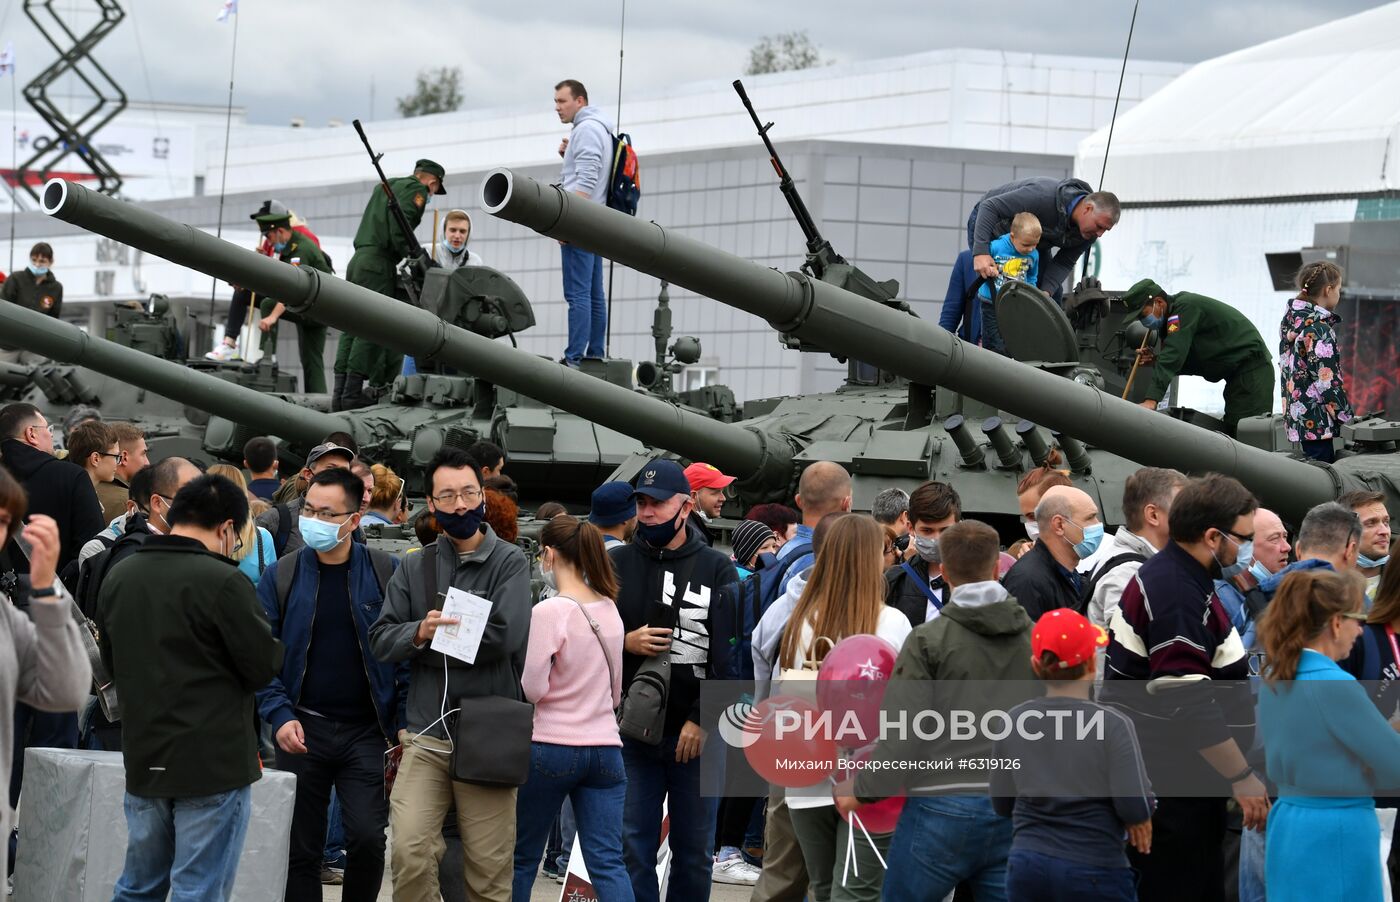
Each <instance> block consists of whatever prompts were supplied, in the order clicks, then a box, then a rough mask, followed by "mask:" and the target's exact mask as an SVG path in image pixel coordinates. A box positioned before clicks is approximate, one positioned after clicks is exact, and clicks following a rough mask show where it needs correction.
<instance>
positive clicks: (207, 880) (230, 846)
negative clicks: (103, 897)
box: [112, 786, 253, 902]
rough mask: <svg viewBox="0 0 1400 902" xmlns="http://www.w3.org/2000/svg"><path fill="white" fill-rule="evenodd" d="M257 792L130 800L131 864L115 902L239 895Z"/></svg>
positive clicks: (204, 900)
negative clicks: (241, 862) (242, 860)
mask: <svg viewBox="0 0 1400 902" xmlns="http://www.w3.org/2000/svg"><path fill="white" fill-rule="evenodd" d="M252 797H253V788H252V787H251V786H244V787H243V788H242V789H232V790H229V791H228V792H220V793H216V794H214V795H211V796H199V797H198V798H193V799H148V798H144V797H142V796H134V795H132V794H131V793H127V794H126V801H125V802H123V803H122V808H123V809H124V810H125V811H126V832H127V839H126V864H125V866H124V867H123V868H122V876H121V879H119V880H118V881H117V885H116V888H115V889H113V890H112V902H164V900H165V897H166V893H169V894H170V902H211V900H215V899H223V900H228V899H229V898H230V897H231V896H232V895H233V878H234V877H235V876H236V875H237V873H238V856H239V855H241V854H242V852H243V837H244V836H245V835H247V833H248V815H249V813H250V812H251V809H252Z"/></svg>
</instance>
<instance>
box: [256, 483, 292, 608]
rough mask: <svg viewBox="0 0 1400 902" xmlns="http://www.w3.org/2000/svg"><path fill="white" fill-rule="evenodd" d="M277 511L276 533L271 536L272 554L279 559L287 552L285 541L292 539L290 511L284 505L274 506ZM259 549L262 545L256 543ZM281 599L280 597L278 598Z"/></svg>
mask: <svg viewBox="0 0 1400 902" xmlns="http://www.w3.org/2000/svg"><path fill="white" fill-rule="evenodd" d="M272 509H273V510H275V511H277V531H276V532H274V533H273V534H272V552H273V554H275V555H277V556H278V557H279V558H280V557H281V556H282V555H283V553H285V552H286V550H287V541H288V540H289V539H290V538H291V537H292V509H291V508H290V507H288V506H287V505H285V504H275V505H273V507H272ZM258 545H259V547H261V545H262V543H261V542H259V543H258ZM278 597H282V596H280V595H279V596H278Z"/></svg>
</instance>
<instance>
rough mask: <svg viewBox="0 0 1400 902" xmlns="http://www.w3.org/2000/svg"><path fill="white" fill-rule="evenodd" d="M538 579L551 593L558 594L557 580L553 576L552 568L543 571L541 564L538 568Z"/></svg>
mask: <svg viewBox="0 0 1400 902" xmlns="http://www.w3.org/2000/svg"><path fill="white" fill-rule="evenodd" d="M540 579H542V580H544V584H545V585H546V586H548V587H549V589H550V591H552V592H558V591H559V580H558V579H556V578H555V576H554V568H553V567H550V568H549V569H548V570H546V569H544V566H543V564H541V566H540Z"/></svg>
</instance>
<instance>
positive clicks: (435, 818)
mask: <svg viewBox="0 0 1400 902" xmlns="http://www.w3.org/2000/svg"><path fill="white" fill-rule="evenodd" d="M424 475H425V478H426V479H427V485H428V510H430V511H432V513H433V516H434V517H435V518H436V520H437V523H438V526H440V527H442V533H443V534H442V535H441V536H439V537H438V539H437V541H436V542H434V543H433V544H431V545H429V546H428V547H426V548H424V549H423V551H422V552H421V553H418V554H410V555H407V556H406V557H405V558H404V562H403V565H402V566H401V567H399V569H398V571H397V572H395V574H394V578H393V579H391V580H390V581H389V589H388V598H387V599H386V600H385V602H384V610H383V613H381V614H380V615H379V620H378V621H377V622H376V623H375V624H374V626H373V627H372V628H371V629H370V645H371V648H372V649H373V651H374V654H375V655H376V656H377V657H378V658H379V659H380V660H381V661H387V662H395V663H397V662H407V663H408V665H409V667H410V668H411V671H410V675H409V691H408V708H407V711H408V718H407V719H408V728H407V731H406V733H404V734H401V735H400V737H399V739H400V741H401V742H402V743H403V759H402V762H401V764H400V766H399V773H398V779H397V781H396V782H395V783H394V791H393V795H392V796H391V797H390V799H389V818H390V821H391V822H392V823H393V827H394V837H393V845H392V848H391V850H390V855H391V856H392V860H393V873H394V898H396V899H436V898H438V895H439V891H440V889H439V882H438V865H439V862H440V861H441V860H442V856H443V851H444V843H443V838H442V822H443V817H444V816H445V815H446V814H447V810H448V807H449V806H450V805H451V804H452V803H453V802H454V801H455V802H456V806H457V825H458V828H459V829H460V831H461V835H462V853H463V857H464V859H465V862H464V864H465V870H466V884H467V887H468V889H469V891H470V896H471V898H472V899H475V900H480V902H507V900H509V899H510V897H511V895H510V894H511V877H512V873H513V869H514V853H515V787H514V786H488V785H482V784H476V783H465V782H459V781H457V780H454V779H453V778H452V771H451V766H452V765H451V761H452V758H451V756H452V751H453V748H454V742H456V741H458V739H457V738H455V737H463V736H465V735H471V736H472V737H473V741H475V742H480V743H496V744H498V745H499V744H500V743H501V742H502V741H504V739H505V737H503V736H502V735H501V734H500V733H499V731H493V724H490V723H464V724H462V725H461V728H460V729H459V728H458V725H457V722H456V721H457V714H456V713H454V709H457V708H459V707H460V706H462V705H463V704H464V699H477V698H481V697H488V696H495V697H502V698H508V699H512V700H517V701H519V700H523V699H524V693H523V692H522V691H521V689H520V673H521V670H522V669H523V668H524V664H525V643H526V640H527V639H528V638H529V633H530V572H529V565H528V564H527V563H526V561H525V555H524V554H522V553H521V551H520V549H519V548H517V547H516V546H515V545H513V544H511V543H509V542H506V541H504V540H503V539H501V538H499V537H497V535H496V533H495V532H494V531H493V530H492V529H491V526H490V524H488V523H487V522H486V502H485V500H484V497H483V495H482V490H481V471H480V469H479V467H478V465H477V463H476V461H475V460H473V459H472V457H471V456H470V455H468V454H467V452H465V451H463V450H461V449H457V448H446V449H443V450H442V451H440V452H439V453H438V455H437V456H436V457H435V458H434V459H433V460H432V462H431V463H429V464H428V466H427V469H426V471H425V474H424ZM454 589H455V590H459V591H462V592H467V593H470V594H471V595H475V596H477V597H478V598H482V599H485V600H487V601H488V602H490V611H489V614H488V615H487V619H486V623H485V627H484V630H483V632H482V634H481V641H480V645H479V646H478V647H477V650H476V655H475V661H474V663H471V664H468V663H467V662H466V661H465V660H462V659H459V658H456V657H450V656H447V655H443V654H441V653H439V652H436V651H433V650H432V648H431V645H430V644H431V642H432V640H433V635H434V633H436V632H437V630H438V628H439V627H451V626H453V625H455V624H457V622H458V620H457V618H455V617H444V616H443V612H442V608H443V605H444V595H445V593H448V592H451V591H452V590H454ZM459 635H460V634H459ZM525 739H526V744H525V745H524V746H523V747H522V748H521V749H520V754H523V755H525V756H527V757H528V755H529V754H530V750H529V746H528V737H525ZM347 810H348V806H347ZM347 876H348V875H347ZM458 889H460V888H458ZM447 890H448V891H450V890H451V888H450V887H449V888H447ZM442 895H444V896H447V897H449V898H450V896H448V892H447V891H445V892H443V893H442Z"/></svg>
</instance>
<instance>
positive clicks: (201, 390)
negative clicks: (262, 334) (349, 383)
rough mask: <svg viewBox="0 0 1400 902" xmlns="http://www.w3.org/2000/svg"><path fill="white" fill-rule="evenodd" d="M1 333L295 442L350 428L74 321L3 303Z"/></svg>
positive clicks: (16, 341) (312, 440)
mask: <svg viewBox="0 0 1400 902" xmlns="http://www.w3.org/2000/svg"><path fill="white" fill-rule="evenodd" d="M117 203H120V201H117ZM0 333H3V334H4V336H5V342H6V343H7V344H14V345H16V346H18V347H21V348H24V349H25V350H27V351H33V352H34V353H36V354H43V355H44V356H45V357H52V358H53V359H54V360H59V361H62V362H63V363H71V364H74V365H76V366H84V367H87V368H88V369H90V370H95V371H97V372H99V373H104V374H106V375H108V376H111V377H113V378H116V379H122V380H125V381H127V382H130V383H131V384H132V385H136V386H139V387H141V388H144V389H146V390H147V391H149V392H152V393H153V394H157V395H161V396H163V397H166V398H169V399H171V400H172V401H179V402H180V403H181V404H187V405H189V406H190V407H194V408H196V409H198V410H204V411H208V412H209V413H212V414H216V415H218V416H222V417H227V418H229V419H236V420H238V421H239V422H241V423H244V424H246V425H248V426H250V427H252V428H254V429H257V430H259V431H265V432H268V433H270V434H272V435H277V436H280V437H281V438H285V439H290V440H292V441H294V442H299V443H303V444H306V445H314V444H316V443H317V442H319V441H321V440H322V439H323V438H325V436H326V435H327V434H328V433H331V432H337V431H343V430H348V429H350V424H349V421H347V420H346V419H345V418H344V417H339V416H334V415H332V414H328V413H321V412H320V411H317V410H305V409H303V408H300V407H298V406H296V405H295V404H291V403H289V402H287V401H283V400H281V399H279V398H274V397H271V396H268V395H265V394H263V393H262V392H259V391H254V390H253V389H251V388H245V387H243V386H241V385H234V384H233V383H232V382H226V381H224V380H223V379H220V378H219V377H217V376H209V375H206V374H204V373H198V372H195V371H194V370H192V369H189V368H188V367H185V366H181V365H180V364H178V363H174V362H173V361H170V360H162V359H161V358H159V357H152V356H151V355H150V354H147V353H145V352H143V351H137V350H135V349H133V348H128V347H125V346H124V345H119V344H117V343H115V342H111V341H107V340H106V339H105V338H97V337H95V336H92V335H88V334H87V333H86V332H84V331H83V330H81V329H79V328H78V327H77V326H75V325H73V324H71V323H65V322H63V321H62V320H56V319H54V318H53V317H51V316H47V315H45V314H43V313H39V312H38V311H37V310H30V309H28V308H26V307H21V306H20V305H18V304H0Z"/></svg>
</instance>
